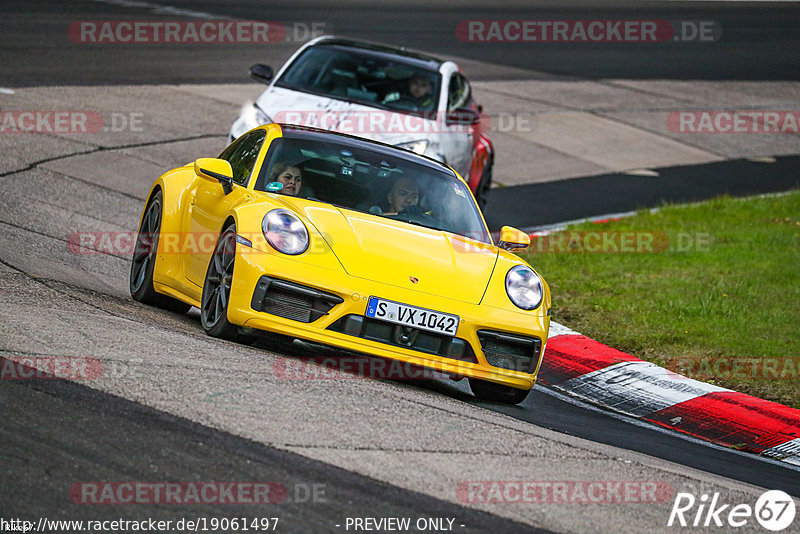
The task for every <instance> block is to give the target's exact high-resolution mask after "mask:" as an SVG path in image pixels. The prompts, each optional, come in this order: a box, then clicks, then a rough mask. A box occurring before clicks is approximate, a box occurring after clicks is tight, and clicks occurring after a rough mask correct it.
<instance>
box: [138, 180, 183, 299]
mask: <svg viewBox="0 0 800 534" xmlns="http://www.w3.org/2000/svg"><path fill="white" fill-rule="evenodd" d="M163 198H164V197H163V195H162V193H161V190H158V191H156V192H155V194H154V195H153V197H152V198H151V199H150V202H148V203H147V208H146V209H145V211H144V217H142V224H141V226H140V227H139V233H138V234H137V236H136V244H135V246H134V247H133V257H132V258H131V274H130V278H129V283H128V284H129V287H130V291H131V297H133V300H135V301H137V302H141V303H142V304H149V305H150V306H156V307H158V308H162V309H165V310H169V311H174V312H178V313H186V312H187V311H189V308H191V305H189V304H186V303H185V302H181V301H180V300H177V299H174V298H172V297H168V296H167V295H162V294H160V293H156V290H155V289H154V288H153V271H154V270H155V267H156V257H157V256H158V238H159V236H160V235H161V216H162V209H161V207H162V205H163V203H164V202H163Z"/></svg>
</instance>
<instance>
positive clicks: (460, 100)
mask: <svg viewBox="0 0 800 534" xmlns="http://www.w3.org/2000/svg"><path fill="white" fill-rule="evenodd" d="M471 93H472V91H471V90H470V87H469V82H468V81H467V79H466V78H464V77H463V76H462V75H461V74H459V73H455V74H453V75H452V76H451V77H450V85H449V87H448V88H447V111H453V110H455V109H458V108H464V107H467V106H468V105H469V102H470V99H471V98H472V94H471Z"/></svg>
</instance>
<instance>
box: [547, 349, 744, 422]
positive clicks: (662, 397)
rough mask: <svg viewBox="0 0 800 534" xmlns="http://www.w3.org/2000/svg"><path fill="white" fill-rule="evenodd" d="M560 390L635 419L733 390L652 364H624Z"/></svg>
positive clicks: (575, 381)
mask: <svg viewBox="0 0 800 534" xmlns="http://www.w3.org/2000/svg"><path fill="white" fill-rule="evenodd" d="M558 389H561V390H564V391H567V392H569V393H570V394H573V395H576V396H578V397H582V398H584V399H586V400H588V401H590V402H595V403H597V404H601V405H604V406H608V407H609V408H611V409H612V410H616V411H618V412H622V413H624V414H627V415H632V416H634V417H642V416H645V415H648V414H651V413H653V412H657V411H659V410H663V409H664V408H669V407H671V406H674V405H676V404H679V403H681V402H686V401H688V400H692V399H695V398H697V397H700V396H702V395H705V394H707V393H713V392H718V391H730V390H728V389H725V388H721V387H719V386H714V385H712V384H707V383H705V382H700V381H698V380H694V379H692V378H686V377H683V376H681V375H679V374H677V373H673V372H672V371H669V370H667V369H665V368H663V367H659V366H658V365H656V364H654V363H650V362H645V361H639V362H624V363H620V364H617V365H612V366H610V367H605V368H603V369H599V370H597V371H592V372H591V373H586V374H585V375H581V376H579V377H576V378H573V379H571V380H567V381H566V382H564V383H563V384H559V385H558Z"/></svg>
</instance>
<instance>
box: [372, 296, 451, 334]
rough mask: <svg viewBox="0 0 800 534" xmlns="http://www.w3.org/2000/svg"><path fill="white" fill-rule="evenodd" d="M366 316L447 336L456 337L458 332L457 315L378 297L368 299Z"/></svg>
mask: <svg viewBox="0 0 800 534" xmlns="http://www.w3.org/2000/svg"><path fill="white" fill-rule="evenodd" d="M366 315H367V317H373V318H375V319H381V320H383V321H389V322H390V323H395V324H401V325H404V326H411V327H414V328H420V329H422V330H429V331H431V332H437V333H439V334H447V335H448V336H454V335H456V331H457V330H458V315H452V314H450V313H442V312H437V311H433V310H426V309H425V308H418V307H416V306H409V305H408V304H401V303H399V302H393V301H391V300H385V299H379V298H378V297H370V298H369V302H368V303H367V314H366Z"/></svg>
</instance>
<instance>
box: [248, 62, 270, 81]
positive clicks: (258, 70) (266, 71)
mask: <svg viewBox="0 0 800 534" xmlns="http://www.w3.org/2000/svg"><path fill="white" fill-rule="evenodd" d="M273 76H274V74H273V72H272V67H270V66H269V65H262V64H261V63H256V64H255V65H253V66H252V67H250V77H251V78H253V79H254V80H255V81H257V82H261V83H269V82H271V81H272V77H273Z"/></svg>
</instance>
